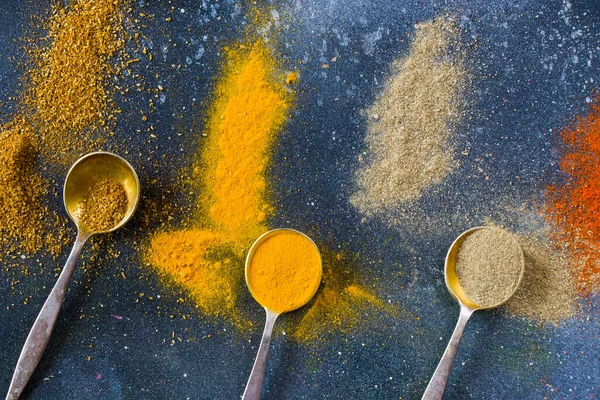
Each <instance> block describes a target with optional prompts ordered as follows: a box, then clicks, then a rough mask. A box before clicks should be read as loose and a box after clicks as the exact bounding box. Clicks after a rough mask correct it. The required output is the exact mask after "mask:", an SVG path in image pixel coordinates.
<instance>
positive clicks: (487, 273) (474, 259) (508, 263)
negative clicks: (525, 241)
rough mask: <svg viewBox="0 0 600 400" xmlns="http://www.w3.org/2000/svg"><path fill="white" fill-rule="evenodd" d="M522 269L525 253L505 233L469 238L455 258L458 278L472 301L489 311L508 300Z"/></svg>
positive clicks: (495, 230) (481, 232) (485, 232)
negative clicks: (493, 306) (488, 308)
mask: <svg viewBox="0 0 600 400" xmlns="http://www.w3.org/2000/svg"><path fill="white" fill-rule="evenodd" d="M522 268H523V257H522V252H521V251H520V250H519V246H518V245H517V244H516V242H515V240H514V239H513V237H512V236H511V235H510V234H509V233H508V232H506V231H504V230H503V229H499V228H484V229H479V230H477V231H475V232H473V233H471V234H469V235H468V236H467V237H466V238H465V239H464V241H463V242H462V243H461V245H460V246H459V248H458V253H457V254H456V266H455V270H456V276H457V277H458V281H459V284H460V287H461V288H462V289H463V290H464V292H465V296H466V297H467V298H469V300H471V301H473V302H474V303H475V304H477V305H478V306H481V307H489V306H492V305H495V304H498V303H500V302H502V301H504V300H506V299H508V298H509V297H510V295H511V293H512V292H513V291H514V290H515V288H516V286H517V285H518V283H519V279H520V277H521V271H522Z"/></svg>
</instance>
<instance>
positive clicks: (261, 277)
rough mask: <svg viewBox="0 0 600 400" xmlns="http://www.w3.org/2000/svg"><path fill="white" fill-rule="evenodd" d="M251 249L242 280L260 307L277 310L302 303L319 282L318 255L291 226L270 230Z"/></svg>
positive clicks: (307, 240)
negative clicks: (290, 228)
mask: <svg viewBox="0 0 600 400" xmlns="http://www.w3.org/2000/svg"><path fill="white" fill-rule="evenodd" d="M255 246H256V247H255V248H254V249H253V250H252V251H253V253H252V254H251V256H250V257H251V258H250V259H249V261H248V265H247V266H246V281H247V282H248V288H249V289H250V292H251V293H252V296H253V297H254V298H255V299H256V301H257V302H258V303H259V304H260V305H261V306H263V307H266V308H268V309H269V310H271V311H275V312H278V313H282V312H287V311H292V310H295V309H296V308H299V307H301V306H303V305H304V304H306V303H307V302H308V301H309V300H310V299H311V298H312V297H313V296H314V294H315V292H316V291H317V289H318V288H319V284H320V283H321V272H322V271H321V256H320V255H319V251H318V250H317V248H316V247H315V245H314V243H313V242H312V241H311V240H310V239H308V238H307V237H305V236H304V235H302V234H301V233H298V232H295V231H292V230H279V231H274V232H272V233H271V232H270V233H269V234H268V236H267V237H265V238H263V239H261V240H260V242H259V243H258V244H257V245H255Z"/></svg>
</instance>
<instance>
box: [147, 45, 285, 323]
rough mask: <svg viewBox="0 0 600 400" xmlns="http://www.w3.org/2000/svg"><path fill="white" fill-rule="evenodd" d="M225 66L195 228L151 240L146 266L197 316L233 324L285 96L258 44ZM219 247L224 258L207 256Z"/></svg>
mask: <svg viewBox="0 0 600 400" xmlns="http://www.w3.org/2000/svg"><path fill="white" fill-rule="evenodd" d="M227 61H228V64H227V65H226V66H225V68H224V73H223V74H222V76H223V78H222V80H221V81H220V82H219V83H218V84H217V87H216V90H215V96H214V97H215V104H214V105H213V107H212V109H211V112H210V117H209V120H208V131H207V135H208V137H207V142H206V143H205V144H204V146H205V147H204V149H203V150H202V152H201V156H200V159H199V160H198V166H197V167H196V168H195V169H194V170H195V172H196V173H197V175H198V176H197V177H196V178H197V179H196V181H197V182H198V186H199V188H198V189H199V190H198V191H199V193H203V195H202V196H201V197H199V198H198V218H197V221H196V225H197V228H194V229H190V230H186V231H176V232H170V233H160V234H157V235H155V236H154V237H153V238H152V240H151V243H150V253H149V261H150V262H151V264H153V265H154V266H155V267H156V268H157V269H158V270H159V271H160V272H161V273H162V274H164V275H167V276H170V277H171V278H172V279H173V280H174V281H175V282H177V283H178V284H180V285H181V286H182V287H184V288H185V289H187V290H188V291H189V292H190V293H191V295H192V297H193V298H194V299H195V300H196V304H197V305H198V306H199V307H200V308H201V309H202V311H203V312H204V313H205V314H207V315H211V316H216V315H228V316H230V317H231V318H230V319H232V320H236V319H237V313H236V312H235V305H236V301H237V299H238V293H239V290H238V289H237V288H239V287H240V285H242V284H243V271H244V265H243V251H244V250H245V249H247V248H248V247H249V246H250V244H251V243H252V241H253V240H255V239H256V238H257V237H258V236H259V235H261V234H262V233H264V232H265V231H266V230H267V227H266V225H265V218H266V214H267V213H268V212H269V210H270V207H269V205H268V203H267V202H266V198H265V197H266V196H265V190H266V188H267V185H266V181H265V177H264V173H265V170H266V168H267V167H268V165H269V162H270V157H269V153H268V151H269V148H270V146H271V145H272V143H273V140H274V138H275V136H276V135H277V132H278V131H279V130H280V129H281V127H282V125H283V123H284V122H285V118H286V115H287V113H288V110H289V108H290V105H291V100H292V96H291V95H290V94H289V93H287V92H285V91H284V90H283V82H281V83H279V84H277V83H275V81H274V78H275V72H276V68H275V65H276V63H275V61H274V59H273V57H272V55H271V54H270V52H269V50H268V48H267V47H266V45H265V44H264V43H263V42H262V41H261V40H258V41H256V42H255V43H253V44H252V45H251V46H250V47H249V48H248V47H245V46H240V47H239V48H236V49H232V50H228V52H227ZM282 81H283V79H282ZM219 248H220V249H221V251H220V253H219V254H222V253H223V252H225V253H227V252H228V254H230V256H231V257H232V258H231V259H230V261H228V262H223V261H220V260H219V257H212V258H211V256H210V254H211V252H213V251H215V249H219ZM223 249H225V250H223Z"/></svg>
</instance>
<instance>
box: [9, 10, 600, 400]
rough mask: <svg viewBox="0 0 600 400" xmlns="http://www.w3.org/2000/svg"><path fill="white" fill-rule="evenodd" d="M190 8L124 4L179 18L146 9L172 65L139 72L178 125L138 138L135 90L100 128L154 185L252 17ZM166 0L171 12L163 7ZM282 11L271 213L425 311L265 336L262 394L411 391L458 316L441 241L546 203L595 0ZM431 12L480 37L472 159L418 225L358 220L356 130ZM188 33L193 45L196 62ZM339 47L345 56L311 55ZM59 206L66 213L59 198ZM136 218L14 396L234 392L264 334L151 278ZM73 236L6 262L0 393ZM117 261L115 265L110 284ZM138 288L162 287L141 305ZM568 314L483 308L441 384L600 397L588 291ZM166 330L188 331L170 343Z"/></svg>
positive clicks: (20, 24)
mask: <svg viewBox="0 0 600 400" xmlns="http://www.w3.org/2000/svg"><path fill="white" fill-rule="evenodd" d="M202 4H203V6H202V7H201V3H200V2H198V1H175V0H174V1H170V2H166V1H143V0H140V1H138V2H135V3H134V5H133V7H134V12H139V11H145V12H147V13H154V14H156V15H158V16H161V15H165V16H166V15H167V14H168V15H171V16H172V17H173V21H172V22H171V23H165V21H164V18H155V19H153V20H150V21H148V22H146V26H145V27H144V28H142V30H143V36H144V37H146V38H150V40H151V41H152V44H153V46H154V48H156V49H160V48H163V47H168V49H169V51H168V52H167V53H165V57H166V61H165V60H163V59H162V57H156V58H160V60H158V61H156V62H153V63H149V64H148V66H147V68H146V65H143V66H141V67H139V72H140V74H142V75H144V77H145V79H146V80H147V81H148V82H153V81H154V79H155V78H154V77H155V76H156V73H157V72H159V73H160V77H161V82H162V83H161V84H162V86H164V87H165V95H166V98H165V101H164V103H160V104H158V105H157V109H156V111H155V112H154V113H153V114H152V116H151V118H152V119H153V121H152V122H153V124H154V126H156V128H157V132H160V137H161V138H165V137H167V136H170V139H169V140H158V141H154V142H152V143H151V144H149V141H148V140H147V137H145V136H144V137H142V136H136V135H134V134H132V132H135V130H136V129H138V128H139V127H140V124H141V121H140V120H139V118H133V117H128V116H132V115H133V114H134V113H135V112H139V111H138V110H140V109H141V110H144V109H145V108H147V104H148V102H147V99H146V98H145V97H144V96H143V95H136V94H132V95H131V96H129V97H119V98H117V101H118V102H119V106H120V107H121V108H122V109H123V110H124V112H123V117H121V118H120V119H119V122H118V126H117V129H116V133H117V135H116V137H115V138H114V139H111V140H113V142H111V143H109V145H110V146H115V147H116V146H118V148H119V149H120V150H121V152H123V151H124V150H128V152H129V154H128V158H129V159H130V160H131V162H132V163H133V164H134V165H135V167H136V168H137V169H138V171H139V172H140V177H141V180H142V184H143V187H144V194H145V199H146V200H152V199H158V198H160V196H162V195H164V194H165V190H167V189H169V188H170V187H171V186H173V187H176V182H177V176H178V173H179V171H181V169H182V168H186V167H189V165H190V162H191V161H190V160H191V159H192V157H193V155H194V154H195V152H196V151H197V148H196V147H195V146H192V145H190V144H191V143H194V137H195V135H198V134H199V133H201V132H202V124H203V121H204V117H205V116H206V104H207V103H206V101H204V102H203V99H208V98H209V96H210V94H211V93H212V87H213V86H212V85H213V83H214V79H215V74H216V73H217V71H218V63H219V61H220V59H221V57H222V56H221V54H220V52H221V50H222V48H223V46H225V45H227V44H228V43H231V42H232V41H234V40H236V39H239V38H241V37H242V36H243V26H244V24H245V23H246V20H245V17H244V15H243V13H240V12H237V11H236V10H238V9H239V8H240V5H241V3H239V4H238V2H236V1H230V0H226V1H218V2H217V1H208V0H206V1H203V2H202ZM39 7H40V5H39V4H38V5H36V6H35V7H34V6H32V5H31V4H29V3H28V2H23V1H20V0H5V1H3V2H2V3H0V26H1V27H2V28H1V29H0V56H1V62H0V113H1V114H0V121H6V119H8V118H9V117H10V115H12V114H11V113H12V107H13V106H14V104H15V102H14V101H13V100H11V99H9V97H10V96H12V95H14V94H15V93H17V92H18V90H19V78H20V77H21V76H22V75H23V70H22V69H20V68H19V60H20V59H22V57H23V50H22V49H21V48H20V47H19V46H20V44H19V43H18V42H15V41H14V39H18V38H20V37H21V36H22V35H23V34H24V33H25V32H26V31H27V29H28V27H29V24H30V18H29V17H30V16H31V14H32V13H34V12H37V11H39ZM41 7H42V8H43V5H42V6H41ZM172 7H175V12H173V13H169V12H170V11H171V10H172ZM242 8H243V7H242ZM274 8H275V9H276V10H277V11H278V12H279V14H280V18H281V21H282V24H283V28H284V29H282V30H281V33H280V36H279V38H278V41H277V42H276V46H277V48H278V49H279V50H280V51H281V54H282V57H283V59H284V63H287V64H289V65H294V66H295V67H294V68H300V72H301V79H300V82H299V86H298V89H299V90H298V94H297V106H296V107H295V109H294V111H293V116H294V117H293V118H292V119H291V120H290V122H289V123H288V124H287V126H286V128H285V134H283V135H281V137H280V140H279V141H278V143H277V148H276V149H275V155H274V165H275V167H274V168H273V170H272V171H271V172H270V175H269V179H271V180H272V182H273V188H274V195H275V199H276V203H275V204H276V214H275V216H274V217H273V219H272V220H271V221H269V225H270V226H273V227H279V226H290V227H295V228H297V229H300V230H304V231H306V232H309V233H310V234H311V235H312V236H313V237H315V239H316V240H317V241H318V242H319V243H324V244H326V245H328V246H331V247H335V246H337V245H338V244H340V245H342V246H343V247H344V248H346V249H349V250H350V251H351V252H352V253H356V254H360V258H359V261H358V263H357V268H361V269H362V271H361V274H360V277H361V278H360V279H361V283H362V284H363V285H365V286H367V287H369V288H370V289H372V290H373V291H374V292H375V293H377V294H378V295H379V296H380V297H381V298H383V299H385V300H386V301H387V300H390V301H391V302H393V303H395V304H398V305H399V306H401V307H402V308H403V309H404V310H405V311H406V313H407V315H412V316H418V319H417V318H399V319H394V318H388V319H385V320H382V321H380V323H379V324H378V326H377V327H373V326H369V325H366V326H364V327H362V328H359V329H358V330H356V332H354V333H351V334H339V335H338V336H336V337H334V338H332V339H330V340H328V341H327V342H326V343H319V344H316V345H312V346H311V345H307V344H299V343H296V342H294V341H290V340H287V339H286V336H285V335H282V334H281V331H279V334H277V335H276V336H275V338H274V340H273V342H272V349H271V354H270V360H269V364H268V370H267V376H266V379H265V392H264V398H265V399H319V398H334V399H398V398H403V399H417V398H420V395H421V394H422V392H423V390H424V389H425V386H426V385H427V382H428V380H429V377H430V376H431V374H432V372H433V370H434V369H435V366H436V364H437V362H438V360H439V358H440V356H441V354H442V352H443V350H444V348H445V346H446V343H447V339H448V338H449V336H450V334H451V332H452V329H453V326H454V324H455V321H456V319H457V316H458V306H457V304H456V303H455V302H454V300H453V299H452V298H451V297H450V295H449V294H448V293H447V291H446V288H445V286H444V282H443V260H444V256H445V252H446V249H447V247H448V246H449V244H450V243H451V242H452V240H453V238H454V237H455V236H456V235H457V234H458V233H460V232H461V231H463V230H465V229H467V228H468V227H470V226H476V225H480V224H483V223H486V222H487V221H494V222H498V223H503V224H505V225H507V226H509V227H510V228H511V229H513V230H515V231H522V230H528V229H529V230H532V229H535V226H536V225H535V224H538V223H540V221H539V220H538V219H536V218H532V219H524V218H523V217H522V215H520V214H519V213H516V212H512V211H511V210H514V209H517V208H518V207H520V206H521V205H522V204H523V203H533V202H535V201H537V200H541V196H542V193H543V189H544V187H545V185H546V184H547V182H549V181H551V180H552V179H555V177H556V175H557V165H556V162H557V152H556V148H557V139H556V136H555V133H556V131H557V130H559V129H560V128H561V127H563V126H564V125H565V124H567V123H568V121H570V120H571V119H572V118H573V117H574V116H575V115H577V114H579V113H581V112H584V111H585V109H586V107H587V102H588V101H589V97H591V96H592V94H593V90H594V89H595V88H596V87H597V84H598V79H600V74H599V72H600V60H599V55H600V47H599V46H600V45H599V43H600V6H599V5H598V4H597V2H596V1H594V0H588V1H574V2H569V1H566V0H565V1H552V2H551V1H542V0H538V1H533V0H531V1H527V0H520V1H519V0H514V1H511V0H499V1H493V2H491V1H490V2H485V1H481V2H473V1H458V0H456V1H451V0H447V1H439V2H431V1H415V0H412V1H411V0H407V1H394V0H356V1H335V0H328V1H315V0H307V1H290V0H284V1H281V2H277V4H275V5H274ZM442 13H450V14H453V15H456V16H457V18H458V21H459V22H460V24H461V25H462V26H463V28H464V29H465V31H466V32H468V33H469V36H470V39H469V40H472V41H473V42H476V43H477V46H473V47H472V49H471V50H470V51H471V52H470V55H469V66H470V68H471V70H472V72H471V74H472V76H473V83H472V88H470V89H469V92H470V94H471V97H472V98H471V102H472V104H471V105H470V106H469V108H468V118H466V119H467V120H468V123H465V124H464V126H461V129H460V131H459V132H458V133H457V137H458V138H459V147H460V146H464V147H468V148H469V149H470V150H469V153H468V155H464V154H463V155H461V154H462V153H460V152H459V153H458V156H457V157H458V161H459V162H460V166H459V167H458V169H457V171H455V173H453V174H452V175H451V176H450V177H449V178H447V179H446V180H445V181H444V182H443V183H442V184H441V186H440V187H438V188H437V190H436V191H433V192H431V193H429V192H426V194H425V197H424V198H423V199H422V200H421V202H420V203H419V205H418V206H417V208H416V210H418V212H420V213H421V214H422V215H420V216H419V221H421V222H420V223H419V224H415V223H410V221H411V220H412V219H413V218H412V216H410V215H409V216H404V217H402V218H404V219H402V218H401V223H399V224H396V225H391V226H390V225H389V224H387V223H386V222H385V221H379V220H377V219H375V220H368V221H361V216H360V215H358V214H357V212H356V211H355V210H354V209H352V208H351V207H350V206H349V205H348V198H349V196H350V194H351V193H352V189H353V187H354V186H353V185H354V174H355V171H356V168H357V166H358V162H357V159H358V155H359V153H360V152H361V151H362V149H363V144H362V143H363V142H362V139H363V138H364V136H365V132H366V124H365V119H364V116H363V114H362V113H361V110H364V109H365V108H367V107H368V106H369V105H370V104H371V103H372V101H373V99H374V96H376V95H377V93H379V91H380V90H381V83H382V82H383V81H384V79H383V78H384V77H385V75H386V73H387V71H389V66H390V63H391V62H392V61H393V60H395V59H397V58H398V57H401V56H402V55H404V54H406V52H407V49H408V46H409V45H410V37H411V34H412V33H413V32H414V24H415V23H416V22H419V21H426V20H429V19H431V18H433V17H435V16H436V15H440V14H442ZM374 32H380V33H381V35H372V34H373V33H374ZM204 36H207V40H206V41H201V40H200V38H202V37H204ZM379 36H380V39H379V40H376V41H375V43H374V49H373V51H366V50H365V46H364V44H365V41H366V40H367V38H368V37H379ZM174 44H177V46H174ZM200 46H202V48H203V50H204V53H202V54H201V55H200V57H196V58H195V57H194V56H195V55H197V54H199V49H200ZM367 50H369V49H367ZM334 56H337V58H338V61H337V62H336V63H335V64H334V65H332V67H331V68H330V69H327V70H324V69H322V68H321V65H322V64H323V63H325V62H328V61H329V60H331V59H332V58H333V57H334ZM298 60H302V61H303V63H302V64H301V65H300V66H298V65H299V64H298V63H297V61H298ZM159 61H160V62H159ZM171 65H180V66H182V67H181V68H179V69H177V68H172V67H171ZM136 115H137V114H136ZM177 133H180V134H181V135H177ZM333 133H335V135H334V134H333ZM334 136H335V139H333V137H334ZM129 138H131V139H129ZM150 146H151V147H150ZM150 150H152V151H150ZM163 155H164V156H163ZM478 167H479V168H481V169H483V170H485V171H486V174H485V175H487V176H488V179H486V178H485V175H483V174H480V173H478V172H477V171H479V169H478ZM516 177H519V178H518V179H517V178H516ZM154 179H158V180H159V184H158V185H153V184H152V181H153V180H154ZM55 180H56V182H59V181H61V180H62V178H61V177H60V176H58V175H57V176H56V177H55ZM298 189H301V190H300V191H299V190H298ZM174 201H176V199H174ZM52 207H53V208H54V209H55V210H56V211H58V212H60V213H62V205H61V202H60V199H59V198H58V196H57V198H56V199H54V200H53V202H52ZM142 207H143V205H142ZM414 219H416V218H414ZM136 221H137V222H136ZM139 227H140V223H139V220H136V219H134V220H133V221H132V222H131V223H130V224H128V225H127V227H126V228H125V229H123V230H122V231H120V232H117V233H115V234H114V235H113V236H112V239H111V240H114V241H115V242H118V243H120V244H119V245H116V246H114V247H113V248H114V249H117V250H118V251H120V255H119V257H117V258H115V257H114V256H110V255H106V254H104V253H103V251H102V250H91V249H90V250H88V251H87V252H86V255H87V256H89V255H90V254H92V253H93V252H96V253H97V254H99V257H98V259H99V260H101V262H97V263H94V262H93V261H87V262H85V263H84V264H85V265H84V268H80V269H78V271H77V273H76V275H75V278H74V281H73V282H72V283H71V287H70V291H69V293H68V295H67V299H66V302H65V304H64V306H63V310H62V312H61V314H60V317H59V320H58V323H57V327H56V329H55V332H54V335H53V336H52V339H51V341H50V344H49V345H48V348H47V349H46V352H45V354H44V357H43V359H42V362H41V364H40V366H39V368H38V370H37V371H36V373H35V375H34V377H33V380H32V382H31V384H30V386H29V387H28V389H27V391H26V393H25V397H26V398H38V399H42V398H43V399H61V398H79V399H96V398H98V399H100V398H101V399H113V398H114V399H117V398H131V399H136V398H139V399H186V398H189V399H231V398H239V396H240V395H241V394H242V392H243V388H244V385H245V383H246V380H247V377H248V374H249V372H250V369H251V367H252V362H253V359H254V356H255V352H256V349H257V345H258V342H259V340H260V334H261V331H262V328H261V327H259V326H256V328H255V329H254V330H252V331H245V332H238V331H236V330H235V329H231V327H230V326H228V324H227V323H226V322H223V323H219V322H215V321H212V320H207V319H206V318H203V317H202V315H200V314H199V313H198V311H196V309H195V308H194V307H193V305H192V304H191V302H189V301H188V302H184V303H183V304H180V303H178V302H177V299H178V298H179V297H180V296H182V295H183V296H185V294H179V293H177V292H175V293H174V292H173V290H169V289H168V288H165V287H164V286H163V284H162V283H161V281H160V280H159V279H158V277H157V276H156V275H155V273H154V272H153V271H151V270H150V269H149V268H148V267H145V266H144V265H143V263H142V262H141V260H140V254H139V253H138V252H137V251H136V250H135V247H136V246H134V245H133V244H134V243H133V242H134V241H136V242H137V243H141V242H143V241H144V240H146V239H147V238H148V233H149V230H152V229H153V227H150V228H148V229H146V230H142V229H140V228H139ZM532 227H533V228H532ZM70 229H71V230H70V232H69V234H70V235H73V236H74V233H75V232H74V229H73V228H70ZM67 251H68V249H67V248H66V247H65V249H64V250H63V254H62V256H61V257H59V259H58V260H57V261H54V260H52V259H50V258H44V257H43V256H41V255H40V256H37V255H27V256H26V258H25V259H23V260H21V261H19V262H20V263H22V264H23V265H27V266H29V268H30V270H32V271H34V273H33V274H31V275H30V276H20V283H19V287H18V290H17V291H16V292H15V291H13V289H12V287H11V284H10V282H12V280H13V279H14V277H15V276H16V275H18V272H11V273H8V272H6V271H3V272H0V321H1V323H0V337H2V339H3V340H2V341H1V342H0V359H1V360H2V363H1V364H2V366H1V367H0V388H8V384H9V382H10V377H11V375H12V369H13V366H14V363H15V362H16V360H17V358H18V354H19V351H20V348H21V346H22V344H23V342H24V340H25V337H26V334H27V332H28V329H29V327H30V326H31V324H32V322H33V320H34V319H35V316H36V314H37V312H38V310H39V308H40V307H41V304H42V303H43V301H44V299H45V296H46V295H47V293H48V292H49V290H50V287H51V285H52V283H53V282H54V279H55V277H54V273H52V271H53V269H54V268H55V267H57V266H59V265H58V264H60V263H62V262H63V261H64V259H65V258H66V255H67ZM83 259H85V256H84V258H83ZM40 264H42V265H43V270H44V271H45V272H41V270H40ZM399 265H401V266H402V275H401V276H398V274H397V272H398V266H399ZM121 270H122V271H124V272H125V274H126V276H127V277H128V278H127V279H117V278H116V276H115V275H116V273H115V271H121ZM35 271H38V272H37V273H35ZM140 293H145V297H146V299H147V298H148V297H150V296H151V297H153V298H154V299H155V300H154V301H149V300H144V301H136V300H138V299H139V294H140ZM25 298H29V300H28V304H24V300H25ZM247 308H248V310H249V312H250V313H253V315H255V321H256V322H257V324H260V323H261V321H262V318H263V314H262V310H261V309H260V307H259V306H258V305H256V304H254V303H253V302H252V301H251V300H250V299H249V300H248V304H247ZM115 315H118V316H122V319H118V318H115ZM170 315H178V316H179V315H186V316H189V318H186V319H182V318H170ZM577 315H578V316H577V318H574V319H572V320H569V321H567V322H565V323H563V324H561V325H559V326H557V327H555V326H552V325H545V324H538V323H536V322H531V321H526V320H522V319H519V318H514V317H511V316H509V315H506V314H505V313H504V312H502V311H494V312H485V313H484V312H482V313H480V314H476V315H475V316H474V317H473V319H472V321H471V322H470V323H469V325H468V327H467V330H466V332H465V336H464V338H463V342H462V344H461V347H460V349H459V351H458V354H457V358H456V363H455V365H454V370H453V372H452V375H451V377H450V382H449V385H448V389H447V394H446V398H448V399H462V398H475V399H482V398H486V399H541V398H549V399H563V398H565V399H566V398H569V399H593V398H600V357H599V356H600V350H599V344H600V320H599V317H598V315H599V310H598V306H597V296H596V297H595V296H592V297H591V298H590V299H588V300H587V301H586V302H583V303H582V304H581V305H580V307H579V309H578V314H577ZM290 321H292V322H293V321H294V318H293V317H292V318H291V319H290ZM288 323H289V322H288ZM285 324H286V322H284V323H283V329H284V330H285V326H286V325H285ZM173 332H175V334H176V336H177V337H179V338H181V339H182V340H181V341H179V340H176V341H175V342H174V343H173V342H172V335H173ZM88 357H91V359H90V360H88Z"/></svg>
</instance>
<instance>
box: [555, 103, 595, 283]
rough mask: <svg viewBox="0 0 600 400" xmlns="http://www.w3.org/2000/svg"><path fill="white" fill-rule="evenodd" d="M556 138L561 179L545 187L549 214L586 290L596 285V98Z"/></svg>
mask: <svg viewBox="0 0 600 400" xmlns="http://www.w3.org/2000/svg"><path fill="white" fill-rule="evenodd" d="M560 138H561V140H562V142H563V144H564V145H565V150H564V152H563V154H562V157H561V160H560V170H561V172H562V173H563V174H564V175H565V181H564V182H561V183H560V184H558V185H556V186H551V187H550V188H548V206H547V207H548V210H549V215H550V217H549V218H550V219H551V221H552V222H554V223H555V224H556V225H557V226H558V227H559V228H560V231H559V232H558V233H556V234H555V239H556V240H557V241H566V243H567V244H568V248H569V251H570V253H571V254H572V255H573V256H574V259H575V264H574V267H573V278H574V280H575V282H576V288H577V289H578V291H579V292H580V293H582V294H589V293H592V292H597V291H598V289H599V288H600V98H597V99H596V102H595V103H594V104H592V105H591V107H590V110H589V112H588V114H587V115H585V116H581V117H578V118H577V120H576V122H575V124H574V125H573V126H571V127H568V128H565V129H564V130H563V131H562V132H561V133H560Z"/></svg>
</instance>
